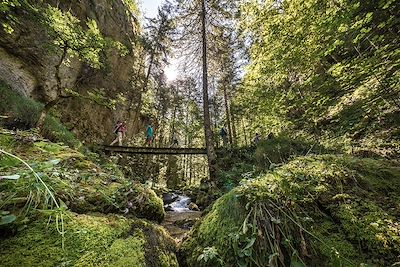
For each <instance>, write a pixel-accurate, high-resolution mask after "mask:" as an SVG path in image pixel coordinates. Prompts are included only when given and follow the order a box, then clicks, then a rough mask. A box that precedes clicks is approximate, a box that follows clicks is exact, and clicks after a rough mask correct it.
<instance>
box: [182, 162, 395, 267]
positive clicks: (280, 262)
mask: <svg viewBox="0 0 400 267" xmlns="http://www.w3.org/2000/svg"><path fill="white" fill-rule="evenodd" d="M399 203H400V167H398V163H397V162H393V161H385V160H372V159H358V158H352V157H342V156H335V155H322V156H307V157H299V158H297V159H294V160H292V161H290V162H289V163H288V164H285V165H283V166H282V167H280V168H277V169H275V170H273V171H271V172H269V173H267V174H264V175H261V176H260V177H257V178H255V179H249V180H247V181H243V182H242V185H241V186H239V187H237V188H235V189H233V190H232V191H230V192H229V193H228V194H226V195H224V196H223V197H221V198H220V199H218V200H217V201H216V203H215V204H214V205H213V207H212V209H211V211H210V212H209V213H208V214H207V215H206V217H205V218H204V220H203V221H202V222H201V223H199V224H197V225H196V226H195V227H194V229H193V230H192V231H191V233H190V235H189V238H187V239H186V240H185V241H184V242H183V244H182V247H181V251H180V254H181V257H182V258H183V260H184V261H185V263H186V265H187V266H239V265H240V266H270V264H273V266H304V265H306V266H360V264H371V265H372V266H390V265H392V264H393V263H395V262H398V261H399V259H398V255H400V221H399V218H400V206H399Z"/></svg>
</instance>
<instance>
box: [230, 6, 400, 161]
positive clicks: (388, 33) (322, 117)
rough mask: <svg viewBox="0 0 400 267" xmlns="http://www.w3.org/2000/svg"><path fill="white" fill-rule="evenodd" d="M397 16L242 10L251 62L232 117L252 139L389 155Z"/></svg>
mask: <svg viewBox="0 0 400 267" xmlns="http://www.w3.org/2000/svg"><path fill="white" fill-rule="evenodd" d="M396 10H398V5H397V4H395V2H394V1H361V2H354V1H347V0H344V1H336V2H320V1H316V0H306V1H300V0H299V1H297V0H295V1H282V2H279V3H278V2H276V1H267V2H266V3H259V2H257V1H248V2H246V3H244V4H242V10H241V12H242V14H243V16H242V17H241V29H242V35H243V36H244V37H245V38H249V39H251V40H252V44H251V47H250V57H251V59H250V64H249V66H248V68H247V71H246V75H245V76H244V77H243V79H242V85H241V86H240V88H239V92H238V94H237V95H236V96H235V99H234V103H233V105H232V110H233V111H235V113H236V114H238V115H239V116H240V118H241V119H242V121H243V124H244V125H250V126H249V128H250V129H249V130H250V131H251V132H253V133H254V132H270V131H272V132H274V133H279V132H283V133H285V134H286V135H289V136H294V137H295V136H298V135H299V134H300V135H305V136H307V137H310V136H312V137H317V138H319V139H320V140H324V139H325V140H332V142H337V145H338V146H340V145H342V146H348V143H346V140H351V141H352V143H351V147H352V148H354V150H357V149H363V150H370V151H373V152H374V153H378V154H380V155H384V156H396V155H397V154H398V151H397V150H396V149H395V147H396V144H397V143H398V140H397V139H398V138H397V136H398V131H399V128H398V123H397V122H396V121H397V120H393V118H394V117H398V114H399V108H400V105H399V103H400V102H399V94H400V92H399V90H398V88H399V86H398V83H399V77H400V76H399V71H398V68H397V67H396V66H398V64H399V59H398V57H397V56H396V54H398V48H397V46H396V43H398V41H399V37H398V35H397V34H395V33H396V31H397V30H396V26H395V25H396V23H398V19H396V15H395V14H396V12H397V11H396ZM254 99H257V101H254ZM242 140H243V137H242ZM371 140H373V141H371ZM388 144H392V145H388ZM345 150H346V152H351V151H350V149H348V147H346V148H345Z"/></svg>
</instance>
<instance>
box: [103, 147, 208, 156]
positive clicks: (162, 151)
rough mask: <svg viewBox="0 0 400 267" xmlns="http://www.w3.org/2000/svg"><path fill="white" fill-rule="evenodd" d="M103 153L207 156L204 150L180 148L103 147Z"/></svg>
mask: <svg viewBox="0 0 400 267" xmlns="http://www.w3.org/2000/svg"><path fill="white" fill-rule="evenodd" d="M104 150H105V151H109V152H115V153H126V154H153V155H183V154H207V151H206V149H205V148H180V147H171V148H168V147H128V146H104Z"/></svg>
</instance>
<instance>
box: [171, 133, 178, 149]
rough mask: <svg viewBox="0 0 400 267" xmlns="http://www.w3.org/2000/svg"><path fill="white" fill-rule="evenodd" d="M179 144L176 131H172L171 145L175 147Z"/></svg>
mask: <svg viewBox="0 0 400 267" xmlns="http://www.w3.org/2000/svg"><path fill="white" fill-rule="evenodd" d="M178 145H179V142H178V134H177V133H176V132H174V133H173V134H172V144H171V147H177V146H178Z"/></svg>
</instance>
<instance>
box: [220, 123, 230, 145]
mask: <svg viewBox="0 0 400 267" xmlns="http://www.w3.org/2000/svg"><path fill="white" fill-rule="evenodd" d="M219 136H221V138H222V142H223V144H224V147H226V146H227V145H228V132H227V131H226V129H225V127H222V128H221V130H220V131H219Z"/></svg>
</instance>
